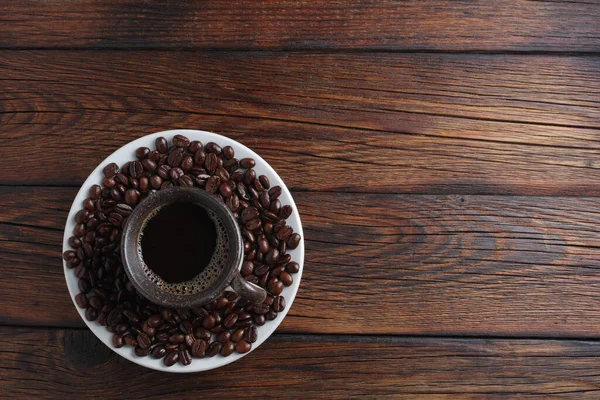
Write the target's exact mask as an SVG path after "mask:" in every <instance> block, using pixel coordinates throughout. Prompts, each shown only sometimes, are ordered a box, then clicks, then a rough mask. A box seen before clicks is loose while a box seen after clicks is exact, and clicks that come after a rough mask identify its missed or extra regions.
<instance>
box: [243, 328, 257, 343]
mask: <svg viewBox="0 0 600 400" xmlns="http://www.w3.org/2000/svg"><path fill="white" fill-rule="evenodd" d="M245 339H246V340H247V341H248V342H250V343H254V342H256V340H258V329H257V328H256V327H255V326H251V327H249V328H248V329H247V330H246V335H245Z"/></svg>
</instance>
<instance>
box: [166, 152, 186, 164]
mask: <svg viewBox="0 0 600 400" xmlns="http://www.w3.org/2000/svg"><path fill="white" fill-rule="evenodd" d="M182 160H183V152H182V151H181V150H179V149H175V150H173V151H171V152H170V153H169V156H168V157H167V164H169V166H170V167H171V168H174V167H179V165H180V164H181V161H182Z"/></svg>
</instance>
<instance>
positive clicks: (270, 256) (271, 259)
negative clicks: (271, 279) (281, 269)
mask: <svg viewBox="0 0 600 400" xmlns="http://www.w3.org/2000/svg"><path fill="white" fill-rule="evenodd" d="M278 259H279V250H277V249H275V248H271V249H270V250H269V252H268V253H267V255H266V256H265V262H266V263H267V264H269V265H273V264H275V263H276V262H277V260H278Z"/></svg>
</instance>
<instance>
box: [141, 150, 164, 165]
mask: <svg viewBox="0 0 600 400" xmlns="http://www.w3.org/2000/svg"><path fill="white" fill-rule="evenodd" d="M147 158H148V160H151V161H154V162H155V163H156V166H157V167H158V161H159V160H160V152H159V151H158V150H152V151H151V152H150V153H148V157H147ZM142 164H143V162H142Z"/></svg>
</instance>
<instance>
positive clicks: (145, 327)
mask: <svg viewBox="0 0 600 400" xmlns="http://www.w3.org/2000/svg"><path fill="white" fill-rule="evenodd" d="M142 332H144V333H145V334H146V335H148V336H149V337H151V338H153V337H154V335H155V334H156V329H154V328H151V327H150V326H149V325H148V322H147V321H144V323H143V324H142Z"/></svg>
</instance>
